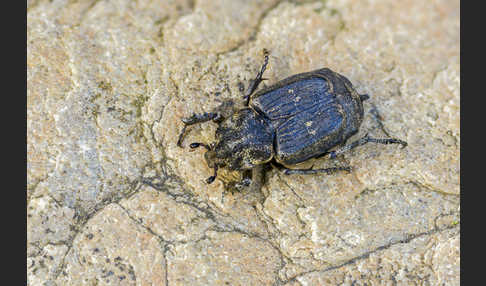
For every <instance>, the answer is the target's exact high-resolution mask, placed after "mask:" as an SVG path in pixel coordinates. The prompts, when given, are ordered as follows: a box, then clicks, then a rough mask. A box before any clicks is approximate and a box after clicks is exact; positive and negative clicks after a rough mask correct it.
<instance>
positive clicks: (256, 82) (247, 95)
mask: <svg viewBox="0 0 486 286" xmlns="http://www.w3.org/2000/svg"><path fill="white" fill-rule="evenodd" d="M263 54H264V56H265V61H264V62H263V65H262V68H261V69H260V72H259V73H258V74H257V76H256V77H255V79H253V80H251V81H250V84H249V85H248V90H247V91H246V93H245V96H244V99H245V101H246V105H248V103H249V101H250V95H252V93H253V92H254V91H255V90H256V89H257V87H258V85H259V84H260V83H261V82H262V81H264V80H266V78H263V73H264V72H265V70H266V69H267V65H268V54H269V52H268V50H267V49H263Z"/></svg>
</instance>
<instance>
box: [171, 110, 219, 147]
mask: <svg viewBox="0 0 486 286" xmlns="http://www.w3.org/2000/svg"><path fill="white" fill-rule="evenodd" d="M181 120H182V122H183V123H184V128H182V131H181V134H180V135H179V140H177V146H179V147H182V140H184V136H185V134H186V129H187V126H190V125H194V124H197V123H203V122H207V121H210V120H213V121H214V122H217V123H218V122H221V121H222V120H223V116H221V114H220V113H218V112H205V113H202V114H196V113H194V114H193V115H191V116H190V117H185V118H182V119H181Z"/></svg>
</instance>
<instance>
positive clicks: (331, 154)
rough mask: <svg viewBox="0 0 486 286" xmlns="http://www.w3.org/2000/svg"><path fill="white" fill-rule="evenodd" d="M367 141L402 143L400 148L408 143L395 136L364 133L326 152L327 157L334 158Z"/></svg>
mask: <svg viewBox="0 0 486 286" xmlns="http://www.w3.org/2000/svg"><path fill="white" fill-rule="evenodd" d="M369 142H373V143H378V144H385V145H387V144H400V145H402V148H405V147H406V146H407V145H408V143H407V142H405V141H403V140H400V139H396V138H383V139H381V138H371V137H369V136H368V134H366V135H365V136H364V137H363V138H361V139H359V140H357V141H354V142H353V143H351V144H349V145H346V146H343V147H341V148H339V149H337V150H335V151H331V152H329V153H327V154H328V155H329V157H330V158H331V159H334V158H336V157H337V156H338V155H340V154H342V153H345V152H348V151H350V150H352V149H354V148H356V147H358V146H362V145H364V144H366V143H369Z"/></svg>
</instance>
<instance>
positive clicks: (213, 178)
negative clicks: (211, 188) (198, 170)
mask: <svg viewBox="0 0 486 286" xmlns="http://www.w3.org/2000/svg"><path fill="white" fill-rule="evenodd" d="M216 176H218V166H215V167H214V175H213V176H211V177H209V178H207V179H206V183H208V184H211V183H212V182H214V180H215V179H216Z"/></svg>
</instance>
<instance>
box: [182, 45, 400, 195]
mask: <svg viewBox="0 0 486 286" xmlns="http://www.w3.org/2000/svg"><path fill="white" fill-rule="evenodd" d="M267 64H268V54H265V63H264V64H263V66H262V68H261V71H260V72H259V73H258V75H257V76H256V78H255V79H254V80H252V81H251V82H250V85H249V88H248V91H247V93H246V94H245V98H246V99H247V104H246V107H245V108H243V109H240V110H236V111H233V112H232V113H231V115H229V116H228V117H227V118H226V119H225V118H224V116H223V115H222V112H221V113H220V112H211V113H204V114H193V115H192V116H191V117H188V118H183V119H182V121H183V122H184V124H185V125H184V128H183V130H182V132H181V135H180V136H179V140H178V142H177V144H178V145H179V146H181V147H182V140H183V136H184V133H185V131H186V127H187V126H189V125H193V124H196V123H201V122H206V121H209V120H213V121H215V122H217V123H218V124H219V126H218V128H217V130H216V142H214V143H212V144H209V145H207V144H204V143H192V144H191V145H190V147H191V148H196V147H199V146H203V147H205V148H206V149H207V150H208V151H207V152H206V154H205V158H206V161H207V163H208V166H209V167H210V168H213V169H214V175H213V176H211V177H209V178H208V179H207V182H208V183H212V182H213V181H214V179H215V178H216V176H217V171H218V168H226V169H229V170H232V171H245V170H252V177H253V180H252V181H251V186H250V187H251V188H253V189H259V188H260V187H261V185H262V182H263V176H262V172H263V167H262V166H263V165H264V164H265V163H268V162H270V161H272V162H274V163H276V164H275V165H277V167H279V168H284V169H285V174H287V175H288V174H316V173H327V174H332V173H334V172H336V171H350V167H349V166H347V167H332V168H327V169H314V170H313V169H287V166H288V165H294V164H297V163H300V162H303V161H306V160H308V159H310V158H314V157H320V156H322V155H325V154H329V155H330V156H329V157H330V158H331V159H332V158H335V157H336V155H338V154H342V153H344V152H347V151H349V150H351V149H353V148H356V147H358V146H361V145H364V144H366V143H368V142H374V143H379V144H396V143H398V144H401V145H402V146H406V145H407V143H406V142H405V141H402V140H399V139H394V138H386V139H375V138H371V137H368V136H367V135H365V136H364V137H363V138H361V139H359V140H357V141H355V142H352V143H351V144H349V145H346V146H342V147H339V148H338V149H337V150H334V151H329V150H330V149H333V148H334V147H336V146H338V145H344V144H345V143H346V141H347V139H348V138H349V137H351V136H353V135H354V134H356V133H357V132H358V130H359V127H360V125H361V123H362V121H363V101H364V100H366V99H368V98H369V97H368V95H366V94H362V95H360V94H358V93H357V92H356V90H355V89H354V88H353V85H352V84H351V82H350V81H349V80H348V79H347V78H345V77H344V76H342V75H340V74H338V73H336V72H333V71H331V70H330V69H327V68H323V69H319V70H315V71H311V72H306V73H301V74H297V75H293V76H291V77H288V78H286V79H284V80H281V81H279V82H277V83H275V84H274V85H272V86H269V87H266V88H263V89H261V90H260V91H258V92H256V93H254V91H255V90H256V89H257V87H258V85H259V83H260V82H261V81H262V80H263V78H262V76H263V72H264V71H265V68H266V66H267ZM230 106H232V103H230V104H229V105H227V106H225V105H224V104H223V105H222V107H223V108H225V109H228V107H230ZM243 184H244V185H247V184H246V183H243Z"/></svg>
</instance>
